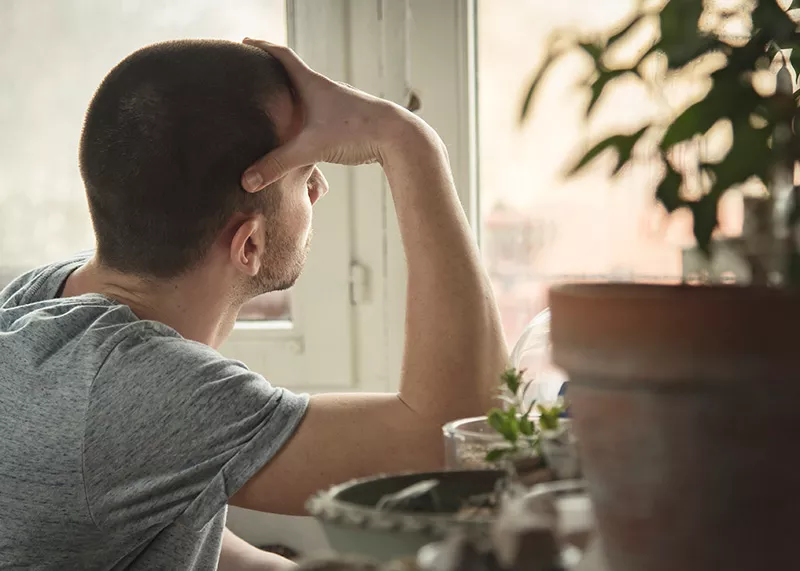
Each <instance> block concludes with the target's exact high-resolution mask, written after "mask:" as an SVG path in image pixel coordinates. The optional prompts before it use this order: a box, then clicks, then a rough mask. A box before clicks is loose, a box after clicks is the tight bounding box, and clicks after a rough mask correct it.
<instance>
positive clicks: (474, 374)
mask: <svg viewBox="0 0 800 571" xmlns="http://www.w3.org/2000/svg"><path fill="white" fill-rule="evenodd" d="M395 129H396V131H395V134H396V136H395V137H394V138H393V139H392V142H391V143H390V144H388V145H386V147H385V148H384V152H383V157H382V163H383V167H384V171H385V173H386V177H387V179H388V181H389V186H390V187H391V190H392V196H393V198H394V204H395V208H396V210H397V216H398V220H399V224H400V231H401V234H402V239H403V247H404V249H405V254H406V258H407V262H408V297H407V308H406V336H405V338H406V344H405V354H404V362H403V375H402V381H401V391H400V392H401V397H402V398H403V400H404V401H406V403H407V404H408V405H409V406H410V407H411V408H413V409H414V410H416V411H417V412H419V413H421V414H424V415H426V416H430V417H431V418H433V419H435V420H437V421H442V422H443V421H446V420H449V419H452V418H455V417H460V416H470V415H476V414H483V413H485V412H486V410H487V409H488V408H489V407H490V406H491V405H492V404H494V401H493V393H494V390H495V388H496V387H497V385H498V383H499V374H500V372H501V371H502V369H503V368H504V367H505V365H506V362H507V355H508V353H507V350H506V347H505V342H504V339H503V333H502V328H501V325H500V320H499V315H498V311H497V305H496V302H495V299H494V294H493V292H492V289H491V285H490V284H489V280H488V277H487V275H486V272H485V270H484V268H483V265H482V264H481V261H480V256H479V252H478V248H477V245H476V244H475V241H474V239H473V237H472V234H471V232H470V228H469V224H468V222H467V219H466V216H465V215H464V211H463V209H462V207H461V204H460V202H459V200H458V195H457V193H456V189H455V185H454V183H453V179H452V174H451V171H450V165H449V162H448V158H447V152H446V149H445V147H444V144H443V143H442V141H441V139H439V137H438V136H437V135H436V133H435V132H434V131H433V130H432V129H431V128H430V127H428V126H427V125H425V124H424V123H422V121H420V120H418V119H416V118H408V117H407V116H406V118H404V119H403V121H402V122H401V123H400V124H399V125H396V126H395Z"/></svg>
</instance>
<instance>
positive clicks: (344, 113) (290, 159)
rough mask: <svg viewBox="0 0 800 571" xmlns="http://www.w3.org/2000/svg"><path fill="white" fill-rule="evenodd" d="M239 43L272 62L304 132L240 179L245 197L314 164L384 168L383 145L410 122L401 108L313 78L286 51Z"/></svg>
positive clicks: (411, 117) (311, 72)
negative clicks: (299, 110) (282, 72)
mask: <svg viewBox="0 0 800 571" xmlns="http://www.w3.org/2000/svg"><path fill="white" fill-rule="evenodd" d="M244 43H245V44H247V45H249V46H254V47H257V48H259V49H262V50H264V51H266V52H267V53H269V54H270V55H272V56H273V57H275V58H277V59H278V60H279V61H280V62H281V63H282V64H283V66H284V67H285V68H286V71H287V72H288V74H289V77H290V79H291V81H292V84H293V85H294V88H295V91H296V92H297V96H298V98H299V101H298V102H296V103H298V104H300V105H302V107H303V118H304V122H303V128H302V130H301V131H300V133H299V134H298V135H297V136H296V137H294V138H293V139H292V140H290V141H288V142H287V143H286V144H284V145H281V146H280V147H278V148H277V149H275V150H274V151H272V152H271V153H269V154H268V155H266V156H265V157H263V158H262V159H261V160H259V161H258V162H257V163H256V164H254V165H253V166H252V167H250V168H249V169H248V170H247V172H246V173H245V174H244V176H243V177H242V186H243V187H244V188H245V189H246V190H249V191H250V192H256V191H258V190H261V189H262V188H264V187H265V186H266V185H268V184H270V183H272V182H274V181H276V180H278V179H279V178H281V177H282V176H283V175H284V174H286V173H287V172H289V171H290V170H292V169H296V168H299V167H304V166H310V165H313V164H315V163H321V162H324V163H337V164H341V165H360V164H366V163H373V162H381V163H382V162H383V151H384V144H385V143H386V142H387V139H388V138H390V136H391V134H392V132H393V131H394V128H395V127H396V126H398V125H402V124H403V123H404V122H409V121H414V120H415V117H414V115H412V114H411V113H409V112H408V111H406V110H405V109H403V108H402V107H400V106H398V105H394V104H393V103H390V102H389V101H386V100H383V99H379V98H377V97H373V96H372V95H369V94H367V93H364V92H362V91H359V90H357V89H354V88H353V87H350V86H349V85H345V84H343V83H337V82H335V81H331V80H330V79H328V78H327V77H325V76H323V75H321V74H319V73H317V72H315V71H314V70H312V69H311V68H310V67H308V66H307V65H306V64H305V63H304V62H303V60H301V59H300V58H299V57H298V56H297V54H295V53H294V52H293V51H292V50H291V49H289V48H287V47H284V46H278V45H275V44H271V43H269V42H265V41H261V40H251V39H250V38H246V39H245V40H244Z"/></svg>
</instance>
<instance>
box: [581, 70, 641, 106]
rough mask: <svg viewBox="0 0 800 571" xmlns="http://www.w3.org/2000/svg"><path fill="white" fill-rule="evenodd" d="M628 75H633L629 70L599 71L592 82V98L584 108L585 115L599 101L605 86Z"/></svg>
mask: <svg viewBox="0 0 800 571" xmlns="http://www.w3.org/2000/svg"><path fill="white" fill-rule="evenodd" d="M629 73H634V71H633V70H631V69H615V70H613V71H601V72H600V74H599V75H598V76H597V78H596V79H595V80H594V81H593V82H592V85H591V86H590V89H591V91H592V97H591V99H589V105H588V106H587V108H586V115H587V116H589V114H590V113H591V112H592V109H594V106H595V104H596V103H597V101H598V100H599V99H600V96H601V95H602V94H603V90H604V89H605V88H606V86H607V85H608V84H609V83H610V82H611V81H613V80H615V79H617V78H618V77H621V76H623V75H627V74H629Z"/></svg>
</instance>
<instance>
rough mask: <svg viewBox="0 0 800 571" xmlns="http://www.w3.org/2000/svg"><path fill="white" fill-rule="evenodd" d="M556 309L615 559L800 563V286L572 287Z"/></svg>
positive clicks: (668, 570) (629, 562) (688, 568)
mask: <svg viewBox="0 0 800 571" xmlns="http://www.w3.org/2000/svg"><path fill="white" fill-rule="evenodd" d="M550 308H551V311H552V324H551V327H552V329H551V335H552V342H553V357H554V361H555V363H556V364H558V365H559V366H561V367H562V368H564V369H565V370H566V372H567V374H568V375H569V378H570V384H569V389H568V398H569V401H570V404H571V412H572V415H573V426H574V430H575V434H576V436H577V438H578V449H579V453H580V455H581V462H582V466H583V469H584V475H585V477H586V478H587V480H588V482H589V489H590V494H591V496H592V499H593V501H594V504H595V512H596V516H597V520H598V526H599V531H600V535H601V537H602V540H603V543H604V545H605V550H606V555H607V557H608V562H609V567H610V568H611V569H614V570H616V571H676V570H681V571H695V570H697V571H700V570H703V571H708V570H711V569H714V570H716V569H720V570H722V569H724V570H726V571H743V570H758V571H762V570H766V569H800V553H798V551H800V550H798V547H799V546H800V543H798V539H797V538H798V530H800V495H798V494H797V493H796V488H797V486H798V484H800V471H798V469H797V466H798V462H796V461H795V456H796V454H797V449H798V447H797V441H798V436H800V334H799V332H800V295H797V294H792V293H788V292H785V291H773V290H762V289H756V288H739V287H690V286H644V285H615V284H608V285H566V286H561V287H556V288H554V289H553V290H552V291H551V294H550Z"/></svg>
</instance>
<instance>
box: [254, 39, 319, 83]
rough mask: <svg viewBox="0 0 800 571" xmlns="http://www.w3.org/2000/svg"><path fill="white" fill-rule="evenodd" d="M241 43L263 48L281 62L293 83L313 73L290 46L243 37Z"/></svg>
mask: <svg viewBox="0 0 800 571" xmlns="http://www.w3.org/2000/svg"><path fill="white" fill-rule="evenodd" d="M242 43H245V44H247V45H248V46H253V47H254V48H258V49H260V50H264V51H265V52H267V53H268V54H269V55H271V56H273V57H274V58H275V59H277V60H278V61H279V62H281V64H283V67H285V68H286V71H287V72H288V73H289V77H290V78H291V79H292V82H294V83H298V82H299V80H300V79H301V78H302V77H303V76H304V75H306V74H309V73H313V70H312V69H311V68H310V67H308V66H307V65H306V64H305V62H304V61H303V60H301V59H300V56H298V55H297V54H296V53H294V51H293V50H292V49H291V48H288V47H286V46H279V45H278V44H272V43H270V42H266V41H264V40H254V39H252V38H245V39H244V40H243V42H242Z"/></svg>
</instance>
